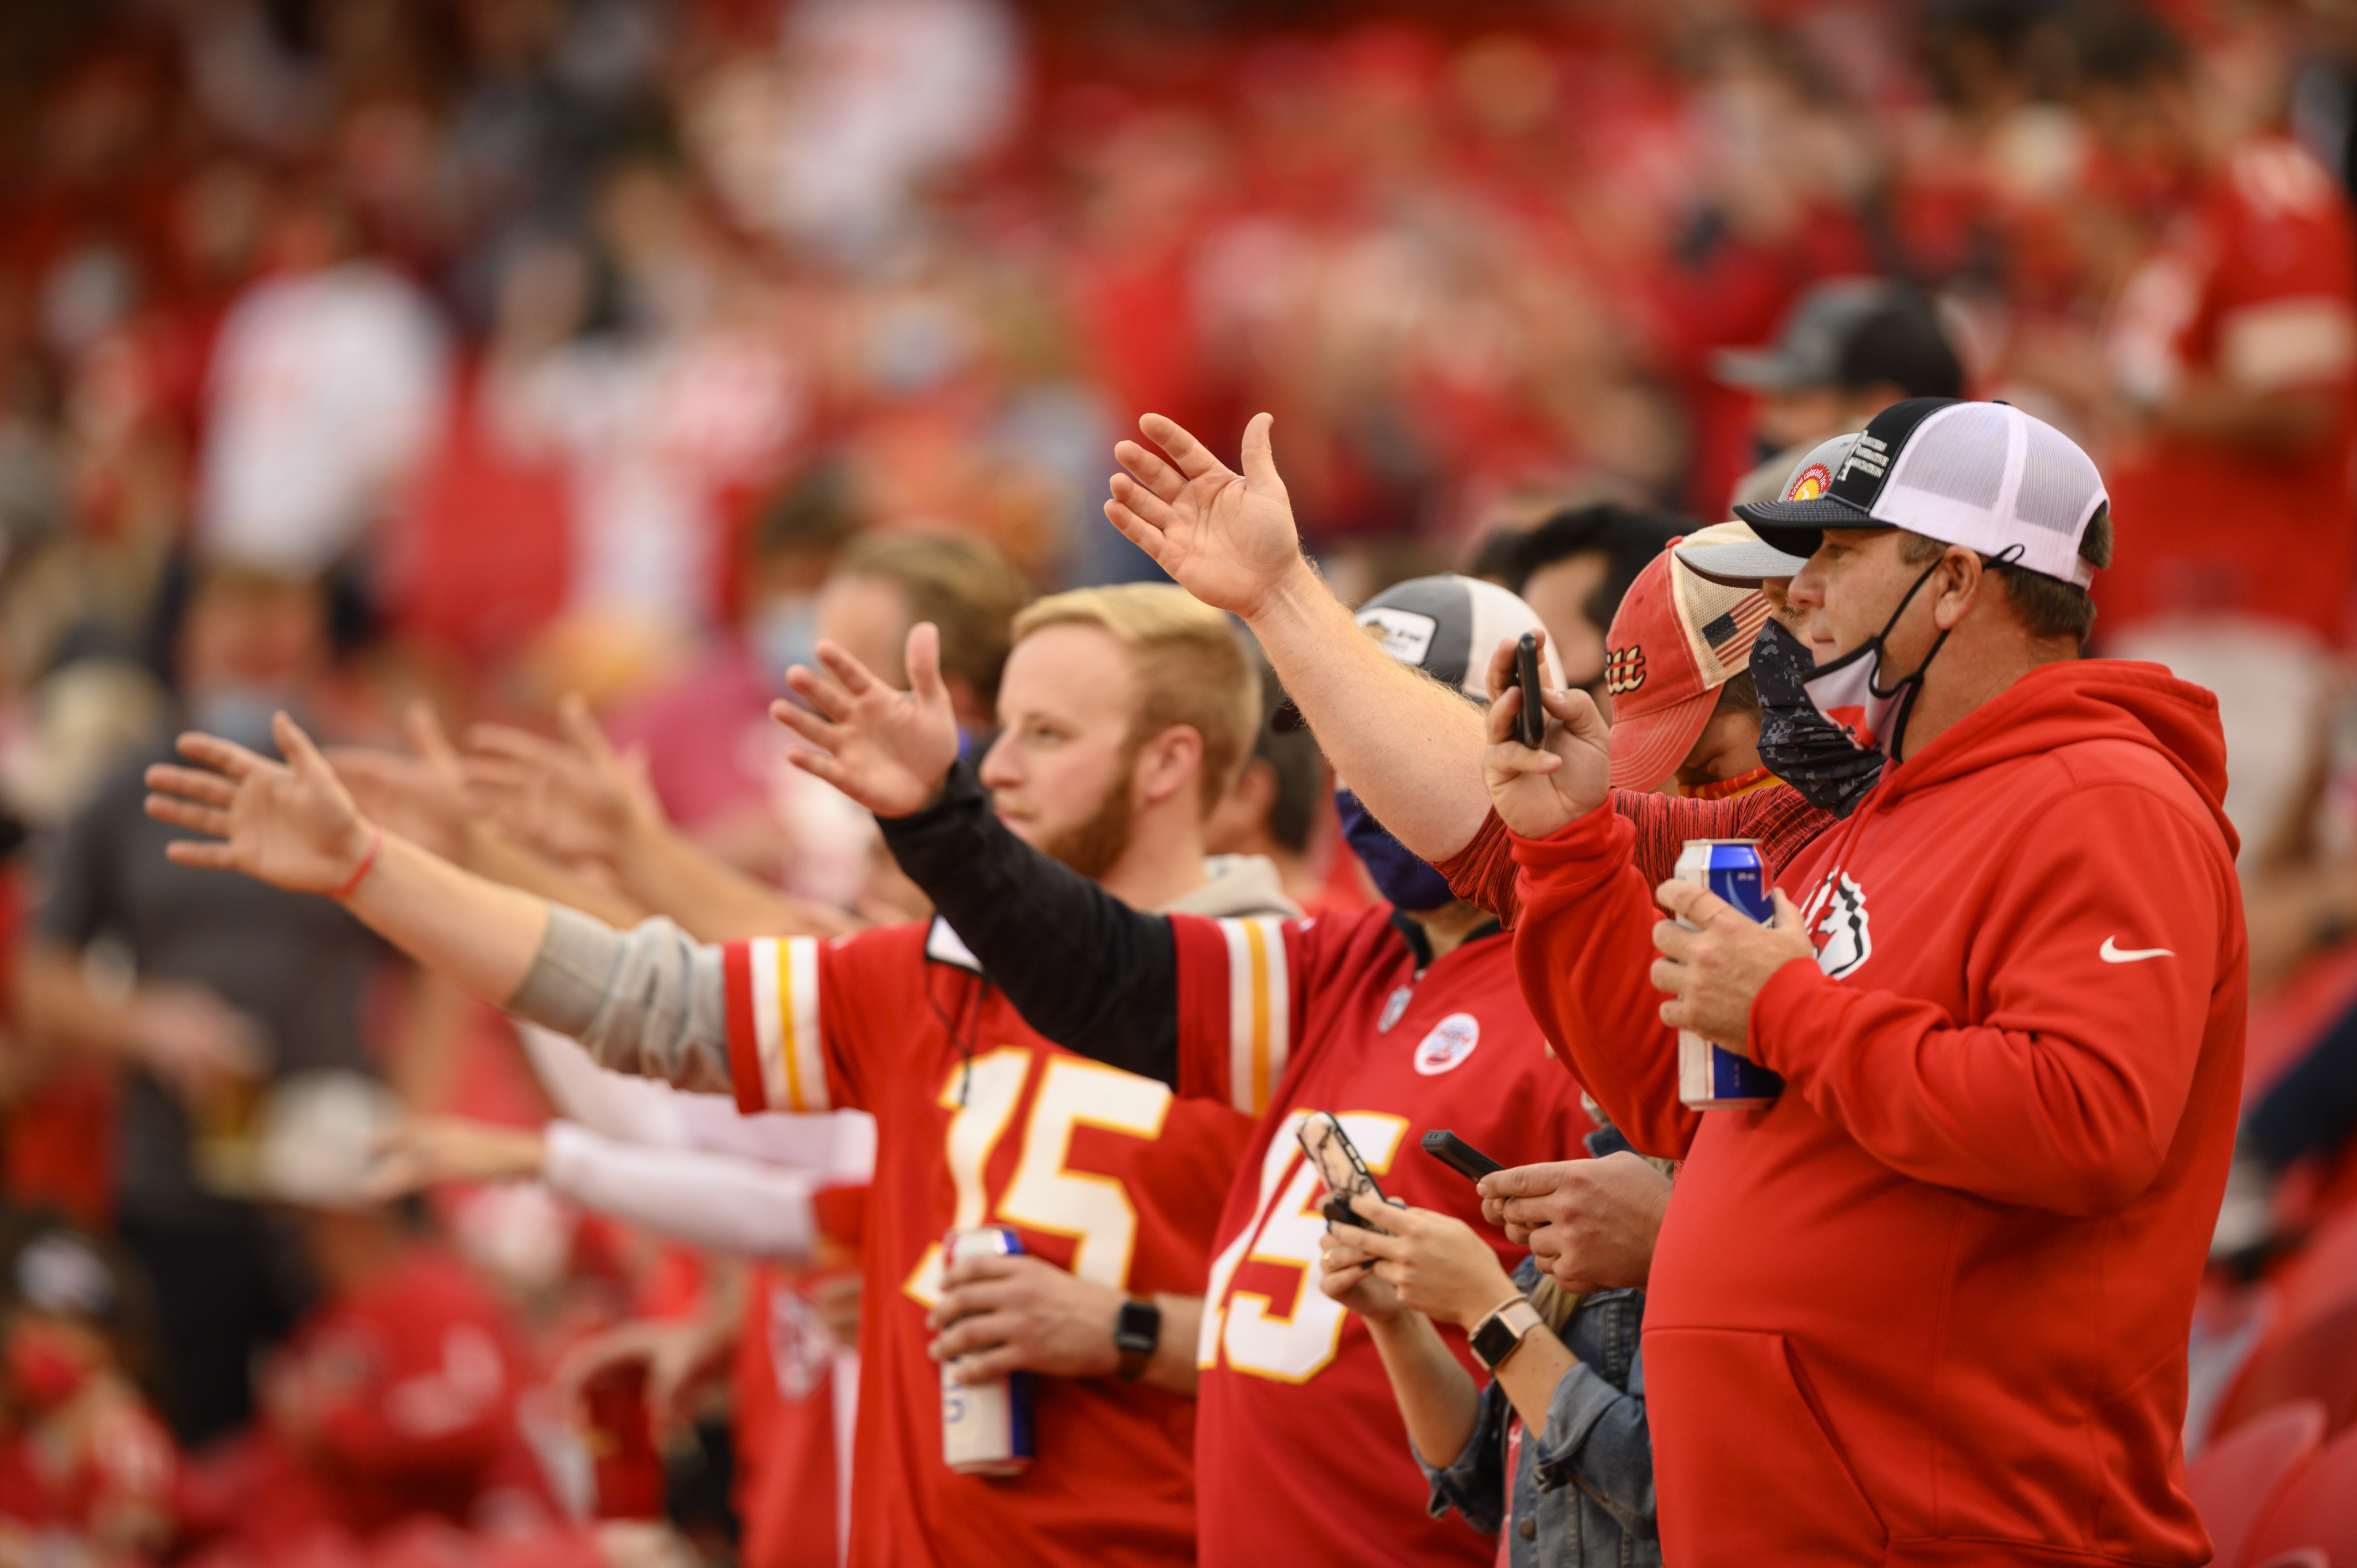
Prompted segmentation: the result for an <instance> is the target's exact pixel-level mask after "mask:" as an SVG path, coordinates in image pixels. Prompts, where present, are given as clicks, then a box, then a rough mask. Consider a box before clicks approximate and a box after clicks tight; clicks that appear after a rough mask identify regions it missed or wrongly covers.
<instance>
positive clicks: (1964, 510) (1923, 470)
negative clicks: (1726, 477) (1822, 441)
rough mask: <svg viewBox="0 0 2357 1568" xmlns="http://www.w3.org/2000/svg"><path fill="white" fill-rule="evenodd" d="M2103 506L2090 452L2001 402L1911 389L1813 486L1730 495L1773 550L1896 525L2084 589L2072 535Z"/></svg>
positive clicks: (1809, 549) (2086, 574)
mask: <svg viewBox="0 0 2357 1568" xmlns="http://www.w3.org/2000/svg"><path fill="white" fill-rule="evenodd" d="M2110 504H2111V498H2110V496H2109V495H2108V494H2107V493H2105V491H2104V479H2103V476H2102V475H2101V474H2098V473H2097V472H2096V471H2095V464H2094V460H2093V458H2091V457H2089V456H2087V455H2086V453H2084V452H2083V451H2081V450H2080V449H2079V445H2078V443H2077V442H2075V441H2072V439H2071V438H2070V437H2069V436H2067V435H2063V434H2062V433H2061V431H2059V430H2057V429H2055V428H2054V427H2053V426H2052V425H2050V424H2047V423H2046V422H2045V421H2044V420H2042V419H2034V418H2032V417H2031V416H2030V415H2029V414H2026V413H2022V412H2021V410H2019V409H2018V408H2014V407H2012V406H2011V405H2009V404H2007V403H1964V402H1959V401H1958V400H1956V399H1954V398H1944V397H1918V398H1910V399H1908V400H1907V401H1906V402H1905V403H1892V404H1891V405H1890V406H1889V408H1886V409H1884V410H1883V411H1882V412H1881V413H1878V414H1876V415H1875V416H1874V418H1873V419H1872V420H1870V421H1869V422H1868V423H1867V427H1866V430H1865V432H1864V433H1863V434H1861V435H1859V436H1858V438H1857V446H1855V447H1853V448H1852V449H1851V451H1850V454H1849V456H1847V457H1846V458H1844V459H1843V461H1842V464H1841V467H1838V468H1837V469H1835V471H1834V475H1833V481H1832V483H1831V484H1829V485H1828V486H1826V488H1825V491H1824V494H1823V495H1821V496H1818V497H1815V498H1814V499H1794V500H1774V501H1761V502H1759V503H1757V504H1747V505H1740V506H1738V507H1737V508H1736V509H1735V515H1736V516H1738V517H1739V518H1741V519H1742V520H1743V521H1746V522H1748V523H1749V524H1750V525H1751V527H1752V531H1753V532H1756V533H1758V534H1759V535H1760V538H1761V539H1763V540H1765V541H1766V542H1769V543H1770V544H1772V545H1774V546H1775V547H1776V548H1777V549H1779V550H1783V551H1788V552H1790V553H1792V554H1795V555H1808V554H1813V553H1815V551H1816V548H1817V542H1818V539H1819V537H1820V535H1822V534H1823V532H1824V530H1826V529H1828V528H1904V529H1907V530H1909V531H1910V532H1916V533H1921V534H1922V535H1924V536H1925V537H1927V538H1931V539H1936V540H1938V541H1940V542H1942V543H1943V544H1961V545H1963V546H1964V548H1965V549H1967V550H1975V551H1978V552H1979V553H1981V554H1983V555H1990V556H2001V557H2003V558H2005V559H2007V560H2010V561H2012V562H2013V563H2015V564H2017V565H2019V566H2023V567H2025V568H2027V569H2029V571H2032V572H2039V573H2042V574H2044V575H2047V576H2049V577H2059V578H2061V580H2062V581H2063V582H2066V583H2076V584H2077V585H2079V586H2081V587H2086V586H2087V585H2089V584H2091V583H2092V582H2093V581H2094V571H2093V568H2092V567H2091V566H2090V565H2089V564H2087V563H2086V562H2085V561H2084V560H2083V559H2081V558H2080V555H2079V541H2080V539H2081V537H2082V536H2083V535H2084V534H2085V532H2087V524H2088V523H2089V522H2090V521H2093V519H2094V516H2095V513H2096V512H2097V511H2098V510H2101V509H2103V508H2104V507H2106V506H2109V505H2110Z"/></svg>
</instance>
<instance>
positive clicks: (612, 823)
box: [466, 695, 662, 864]
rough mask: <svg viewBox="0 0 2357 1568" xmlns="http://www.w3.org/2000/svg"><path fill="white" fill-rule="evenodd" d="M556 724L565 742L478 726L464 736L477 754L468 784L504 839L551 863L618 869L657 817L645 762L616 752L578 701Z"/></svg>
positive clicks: (567, 704) (561, 708) (565, 706)
mask: <svg viewBox="0 0 2357 1568" xmlns="http://www.w3.org/2000/svg"><path fill="white" fill-rule="evenodd" d="M556 722H557V725H558V727H559V728H560V729H561V730H562V731H563V732H564V736H565V738H564V739H563V740H549V739H547V738H545V737H544V736H536V735H533V733H532V732H530V731H529V730H521V729H515V728H512V727H511V726H509V725H475V726H474V727H473V728H472V729H469V730H468V732H467V739H468V743H469V744H470V745H472V746H474V748H475V755H474V756H472V757H468V759H467V764H466V768H467V781H468V783H469V784H470V785H473V786H474V787H476V788H477V789H479V790H480V791H482V792H483V794H484V795H485V796H486V797H488V798H489V799H490V800H491V801H492V802H493V804H494V807H495V809H496V810H497V811H499V814H500V823H501V825H502V826H503V827H505V828H506V829H507V831H508V832H512V833H514V834H515V835H516V836H517V837H518V838H520V839H522V840H524V841H525V842H526V843H533V844H535V845H537V846H538V847H539V848H540V849H541V850H542V851H543V852H544V853H545V854H548V855H550V856H552V857H553V858H554V859H557V860H562V861H578V860H602V861H606V862H608V863H609V864H610V863H614V862H619V860H620V859H621V857H622V852H623V846H624V845H625V844H626V843H628V841H629V838H630V833H631V832H634V831H635V830H636V829H637V828H638V827H639V826H640V825H641V823H642V822H643V821H644V819H645V818H647V817H648V816H649V815H650V814H652V815H654V816H657V817H660V815H661V814H662V808H661V807H659V806H658V805H656V804H655V800H654V790H653V788H652V787H651V785H650V784H649V783H648V782H647V777H646V768H645V761H644V758H643V757H640V756H638V755H637V754H635V753H631V754H628V755H626V754H624V753H621V752H618V751H616V750H615V749H614V746H613V743H612V742H611V741H609V740H608V739H607V738H606V732H605V731H604V730H602V729H600V728H598V726H597V720H596V719H595V718H594V717H592V716H591V715H590V713H589V704H588V703H586V702H584V701H583V700H582V699H581V698H580V697H579V696H577V695H568V696H567V697H566V698H565V700H564V701H563V702H562V703H558V704H557V710H556Z"/></svg>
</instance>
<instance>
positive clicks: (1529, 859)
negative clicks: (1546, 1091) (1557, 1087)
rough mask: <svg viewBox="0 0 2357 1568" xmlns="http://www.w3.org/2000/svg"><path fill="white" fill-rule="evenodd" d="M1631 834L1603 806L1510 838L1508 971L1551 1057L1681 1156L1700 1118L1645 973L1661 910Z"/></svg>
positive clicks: (1638, 1138)
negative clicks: (1686, 1101) (1518, 888)
mask: <svg viewBox="0 0 2357 1568" xmlns="http://www.w3.org/2000/svg"><path fill="white" fill-rule="evenodd" d="M1637 834H1638V830H1637V828H1636V826H1635V825H1634V824H1632V823H1631V822H1630V821H1629V819H1628V818H1627V817H1625V816H1622V815H1621V814H1620V812H1618V811H1614V810H1612V809H1611V808H1610V807H1609V806H1606V807H1599V808H1598V810H1596V811H1590V812H1589V813H1588V814H1587V815H1586V816H1584V817H1581V818H1580V819H1578V820H1577V822H1573V823H1571V824H1570V825H1569V826H1568V827H1566V828H1565V829H1564V830H1563V831H1562V832H1558V833H1556V834H1555V835H1554V836H1553V837H1551V838H1545V839H1525V838H1516V839H1514V841H1513V850H1514V859H1515V860H1516V861H1517V862H1518V863H1520V865H1522V867H1523V881H1522V904H1523V909H1522V915H1523V918H1522V924H1521V925H1520V926H1518V927H1517V928H1516V929H1515V931H1514V972H1515V974H1516V976H1517V977H1518V978H1519V979H1520V980H1521V982H1522V985H1523V999H1524V1000H1525V1001H1526V1002H1528V1003H1529V1004H1530V1008H1531V1014H1532V1015H1533V1016H1534V1017H1535V1018H1536V1019H1537V1020H1538V1024H1539V1027H1540V1028H1541V1029H1542V1030H1544V1031H1545V1034H1546V1037H1547V1039H1548V1041H1549V1043H1551V1044H1552V1045H1553V1046H1554V1047H1555V1054H1556V1056H1557V1057H1559V1058H1561V1059H1562V1060H1563V1061H1564V1062H1566V1064H1567V1065H1569V1067H1570V1068H1571V1070H1572V1072H1573V1074H1574V1075H1575V1076H1576V1077H1577V1079H1579V1081H1580V1084H1581V1086H1582V1087H1584V1088H1585V1089H1586V1090H1587V1092H1588V1093H1590V1094H1592V1095H1594V1096H1595V1097H1596V1102H1597V1103H1598V1105H1601V1106H1603V1107H1604V1111H1605V1113H1606V1114H1607V1115H1609V1116H1610V1117H1611V1118H1612V1120H1613V1122H1615V1123H1616V1124H1617V1125H1618V1126H1619V1127H1620V1131H1621V1133H1623V1134H1624V1135H1625V1136H1626V1137H1627V1138H1628V1140H1629V1142H1630V1143H1631V1144H1633V1145H1635V1146H1636V1148H1637V1149H1638V1150H1639V1151H1640V1152H1641V1153H1643V1154H1648V1155H1662V1156H1664V1157H1667V1158H1671V1159H1679V1158H1683V1157H1684V1155H1685V1152H1686V1148H1687V1145H1688V1144H1692V1143H1693V1142H1694V1135H1695V1127H1696V1126H1697V1125H1699V1122H1700V1117H1699V1113H1698V1112H1694V1111H1690V1110H1688V1109H1686V1107H1685V1106H1684V1105H1683V1104H1681V1103H1680V1102H1679V1100H1678V1050H1677V1044H1678V1041H1677V1031H1676V1030H1674V1029H1672V1028H1670V1027H1668V1026H1665V1025H1664V1024H1663V1022H1662V1019H1661V1004H1662V999H1661V997H1660V995H1659V994H1658V993H1655V992H1654V990H1653V986H1652V980H1651V978H1650V972H1651V970H1652V961H1653V937H1652V931H1653V924H1654V922H1655V921H1656V920H1658V919H1660V918H1661V914H1660V911H1659V910H1657V909H1656V908H1654V907H1653V887H1654V886H1655V884H1654V883H1653V882H1652V881H1649V880H1647V875H1646V872H1645V871H1644V870H1642V869H1641V868H1640V867H1639V866H1638V865H1637V864H1636V863H1635V862H1634V860H1632V859H1631V851H1632V849H1633V847H1634V846H1635V844H1636V842H1637Z"/></svg>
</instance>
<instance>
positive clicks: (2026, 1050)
mask: <svg viewBox="0 0 2357 1568" xmlns="http://www.w3.org/2000/svg"><path fill="white" fill-rule="evenodd" d="M2072 806H2073V810H2072V813H2071V816H2070V818H2069V820H2068V821H2063V820H2060V819H2048V820H2047V821H2045V822H2041V823H2033V824H2025V828H2026V831H2025V832H2024V833H2023V835H2022V837H2021V838H2020V839H2019V840H2018V841H2017V844H2016V847H2015V849H2014V852H2013V861H2012V864H2011V865H2010V866H2009V867H2008V868H2007V874H2006V875H2005V876H2004V877H2003V878H2002V879H2001V881H2000V882H1999V884H1998V892H1997V894H1996V897H1995V899H1994V900H1993V901H1992V903H1991V905H1990V907H1989V908H1986V910H1983V911H1981V912H1979V914H1978V915H1977V917H1976V918H1975V919H1974V921H1973V922H1972V928H1971V936H1970V938H1969V940H1968V943H1967V947H1966V950H1965V951H1964V953H1963V954H1962V955H1961V958H1960V961H1961V962H1962V964H1963V966H1964V973H1965V980H1966V987H1967V994H1968V996H1969V998H1970V1009H1969V1010H1970V1014H1971V1015H1972V1016H1973V1017H1974V1018H1975V1019H1976V1020H1978V1021H1977V1022H1975V1023H1969V1024H1960V1023H1959V1022H1958V1021H1957V1020H1956V1019H1955V1018H1953V1017H1952V1016H1950V1015H1949V1014H1948V1013H1947V1012H1946V1010H1945V1009H1943V1007H1941V1006H1940V1005H1939V1004H1935V1003H1931V1002H1923V1001H1915V1000H1910V999H1909V998H1907V997H1904V996H1900V995H1896V994H1893V993H1889V992H1885V991H1878V990H1875V989H1874V988H1873V984H1872V981H1873V971H1872V968H1871V965H1870V962H1869V964H1868V965H1867V967H1864V968H1861V969H1860V970H1858V971H1857V972H1854V973H1853V974H1852V975H1851V976H1850V977H1849V978H1848V979H1847V980H1846V981H1844V982H1839V983H1836V982H1835V981H1832V980H1828V979H1826V978H1825V977H1824V975H1823V974H1821V973H1819V972H1817V970H1816V969H1815V967H1814V966H1813V965H1811V964H1808V963H1806V962H1803V961H1798V960H1795V961H1793V962H1791V963H1788V964H1786V965H1785V966H1784V967H1783V968H1782V969H1781V970H1779V971H1777V972H1776V973H1775V974H1774V976H1772V977H1771V978H1770V981H1769V983H1768V985H1767V987H1766V988H1765V989H1764V990H1762V991H1761V992H1760V996H1759V998H1758V1000H1757V1001H1756V1002H1754V1003H1753V1004H1752V1009H1751V1034H1750V1041H1751V1054H1752V1056H1753V1057H1754V1058H1755V1059H1757V1060H1758V1061H1760V1063H1761V1064H1762V1065H1763V1066H1766V1067H1770V1068H1772V1069H1775V1070H1776V1071H1777V1072H1780V1073H1781V1074H1783V1075H1784V1079H1785V1082H1786V1085H1787V1089H1786V1092H1788V1093H1798V1094H1802V1095H1804V1096H1806V1097H1807V1099H1808V1101H1809V1103H1810V1104H1811V1105H1812V1106H1813V1107H1814V1108H1815V1109H1816V1110H1817V1111H1818V1112H1819V1113H1820V1114H1822V1115H1824V1117H1826V1118H1827V1119H1828V1120H1830V1121H1832V1122H1835V1123H1836V1124H1838V1125H1839V1126H1841V1127H1842V1128H1843V1129H1845V1130H1846V1132H1847V1133H1849V1134H1850V1136H1852V1137H1853V1138H1855V1139H1857V1142H1858V1144H1860V1146H1862V1147H1863V1148H1865V1149H1866V1150H1867V1152H1868V1153H1869V1154H1871V1155H1874V1156H1875V1157H1876V1158H1877V1159H1879V1160H1881V1161H1882V1162H1883V1163H1884V1164H1886V1165H1889V1166H1890V1167H1891V1168H1892V1169H1894V1170H1896V1171H1899V1172H1900V1173H1901V1174H1903V1175H1906V1176H1912V1177H1914V1178H1916V1179H1917V1180H1920V1181H1927V1182H1934V1183H1937V1184H1939V1185H1941V1186H1943V1187H1957V1188H1960V1189H1962V1190H1964V1191H1966V1192H1970V1193H1974V1194H1975V1195H1977V1196H1979V1197H1987V1198H1993V1199H1996V1200H1997V1201H2000V1202H2005V1203H2018V1204H2025V1205H2029V1206H2033V1207H2036V1208H2048V1209H2054V1210H2058V1211H2060V1212H2062V1213H2065V1214H2095V1213H2102V1212H2104V1211H2105V1210H2108V1209H2111V1208H2117V1207H2118V1206H2120V1205H2121V1204H2124V1203H2126V1202H2127V1201H2129V1200H2130V1199H2132V1198H2134V1197H2136V1195H2137V1194H2138V1193H2140V1192H2142V1191H2143V1190H2144V1189H2145V1187H2147V1186H2148V1185H2149V1184H2150V1183H2151V1182H2152V1180H2153V1178H2154V1176H2156V1175H2157V1174H2158V1172H2159V1170H2160V1167H2161V1165H2162V1164H2163V1162H2164V1161H2165V1160H2166V1158H2167V1156H2168V1154H2169V1146H2170V1144H2171V1142H2172V1141H2173V1140H2174V1138H2175V1136H2176V1133H2177V1124H2178V1119H2179V1115H2180V1114H2181V1113H2182V1112H2183V1111H2184V1109H2185V1101H2186V1095H2187V1092H2188V1090H2189V1087H2190V1084H2191V1081H2192V1077H2193V1072H2194V1068H2195V1064H2196V1059H2197V1058H2198V1057H2199V1055H2200V1051H2201V1040H2202V1035H2203V1031H2204V1028H2205V1026H2206V1023H2207V1019H2208V1015H2209V1014H2210V1011H2211V1008H2212V993H2213V990H2214V988H2216V987H2217V986H2219V985H2221V984H2222V983H2226V982H2225V980H2224V979H2223V978H2222V977H2227V976H2231V975H2233V973H2235V972H2236V970H2237V968H2238V966H2239V965H2240V964H2241V963H2242V962H2243V961H2244V955H2243V952H2242V949H2241V945H2240V944H2241V936H2240V931H2241V922H2240V921H2239V920H2238V919H2236V918H2234V908H2233V906H2234V900H2235V899H2236V898H2237V897H2238V895H2237V893H2236V891H2235V889H2234V886H2233V870H2232V867H2231V866H2223V867H2222V866H2221V865H2219V863H2218V859H2217V844H2216V838H2215V834H2214V833H2212V834H2210V835H2208V836H2207V837H2206V838H2205V836H2204V835H2203V834H2202V833H2201V832H2200V831H2199V830H2198V829H2197V828H2196V827H2195V825H2194V824H2193V823H2191V822H2189V821H2188V820H2187V819H2186V817H2185V816H2184V815H2183V814H2182V812H2181V811H2179V810H2177V809H2174V808H2172V807H2171V806H2169V804H2168V803H2166V802H2164V801H2163V800H2160V799H2158V797H2156V796H2155V795H2154V794H2153V793H2152V792H2151V791H2149V790H2147V789H2139V788H2136V787H2133V786H2128V785H2117V784H2114V785H2102V786H2098V787H2096V788H2094V789H2090V790H2087V791H2085V792H2083V793H2082V794H2080V795H2078V796H2077V797H2075V798H2074V799H2073V801H2072ZM2163 867H2165V868H2167V872H2166V874H2165V875H2156V869H2157V868H2163Z"/></svg>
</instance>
